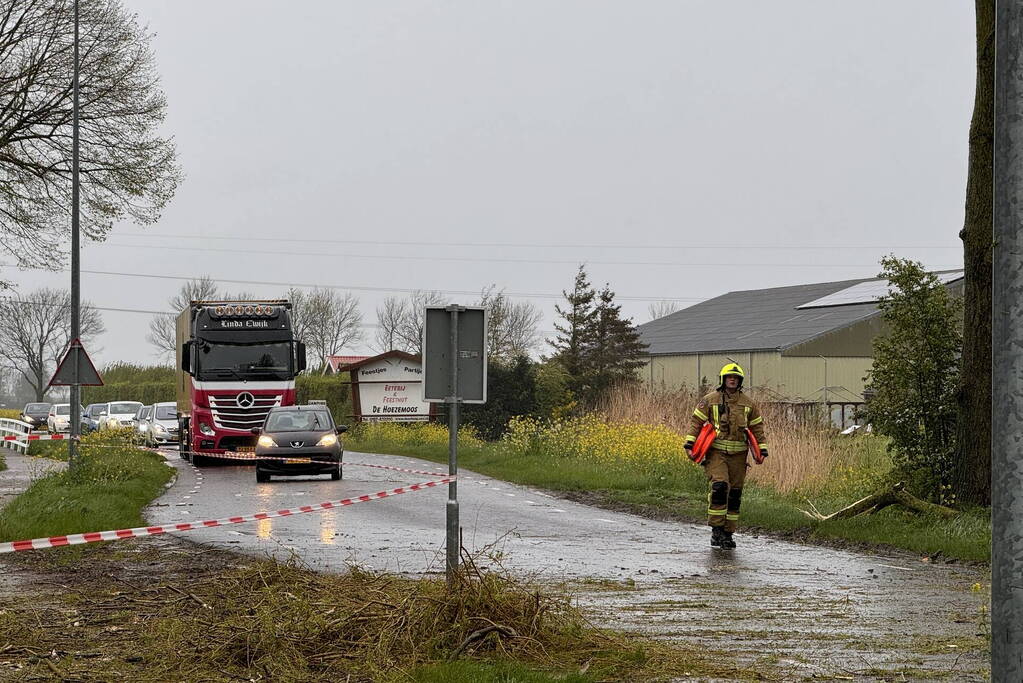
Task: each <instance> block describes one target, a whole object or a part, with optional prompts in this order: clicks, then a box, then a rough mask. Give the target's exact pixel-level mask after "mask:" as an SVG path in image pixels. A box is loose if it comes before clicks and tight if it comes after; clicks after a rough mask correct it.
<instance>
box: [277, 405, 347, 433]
mask: <svg viewBox="0 0 1023 683" xmlns="http://www.w3.org/2000/svg"><path fill="white" fill-rule="evenodd" d="M330 428H331V426H330V416H328V415H327V413H326V412H324V411H322V410H280V411H277V412H274V413H270V415H269V416H268V417H267V418H266V427H265V428H264V429H263V431H266V432H315V431H324V430H327V429H330Z"/></svg>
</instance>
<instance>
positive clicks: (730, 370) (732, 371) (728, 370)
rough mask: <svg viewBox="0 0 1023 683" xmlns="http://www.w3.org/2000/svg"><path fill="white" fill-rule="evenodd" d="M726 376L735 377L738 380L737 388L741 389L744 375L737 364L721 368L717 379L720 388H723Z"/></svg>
mask: <svg viewBox="0 0 1023 683" xmlns="http://www.w3.org/2000/svg"><path fill="white" fill-rule="evenodd" d="M728 375H735V376H736V377H738V378H739V387H742V381H743V380H744V379H746V373H744V372H743V371H742V367H740V366H739V364H738V363H729V364H728V365H726V366H725V367H723V368H721V372H720V374H719V379H720V380H721V386H725V377H727V376H728Z"/></svg>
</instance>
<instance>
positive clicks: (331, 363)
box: [326, 356, 369, 374]
mask: <svg viewBox="0 0 1023 683" xmlns="http://www.w3.org/2000/svg"><path fill="white" fill-rule="evenodd" d="M367 358H369V356H327V367H326V371H327V373H329V374H334V373H336V372H338V368H340V367H343V366H345V365H351V364H352V363H358V362H359V361H363V360H366V359H367Z"/></svg>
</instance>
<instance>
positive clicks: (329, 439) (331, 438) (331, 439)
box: [316, 434, 337, 447]
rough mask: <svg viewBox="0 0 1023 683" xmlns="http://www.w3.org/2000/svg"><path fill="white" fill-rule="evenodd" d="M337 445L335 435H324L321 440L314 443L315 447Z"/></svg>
mask: <svg viewBox="0 0 1023 683" xmlns="http://www.w3.org/2000/svg"><path fill="white" fill-rule="evenodd" d="M336 443H337V434H324V435H323V438H322V439H320V440H319V441H317V442H316V445H317V446H326V447H329V446H333V445H334V444H336Z"/></svg>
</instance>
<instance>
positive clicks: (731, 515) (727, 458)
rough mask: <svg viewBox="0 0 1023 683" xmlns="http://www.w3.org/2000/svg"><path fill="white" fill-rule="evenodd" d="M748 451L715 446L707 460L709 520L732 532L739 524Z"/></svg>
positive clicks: (713, 524) (705, 460) (712, 524)
mask: <svg viewBox="0 0 1023 683" xmlns="http://www.w3.org/2000/svg"><path fill="white" fill-rule="evenodd" d="M747 467H748V465H747V462H746V453H745V452H743V453H725V452H724V451H719V450H716V449H711V450H710V451H708V453H707V457H706V459H704V461H703V469H704V471H705V472H706V473H707V480H708V481H709V482H710V495H709V496H708V499H709V501H710V505H709V506H708V507H707V523H708V524H710V525H711V526H722V527H724V529H725V531H727V532H729V533H731V532H733V531H735V530H736V529H737V528H738V526H739V505H740V503H741V502H742V485H743V484H744V483H745V482H746V469H747Z"/></svg>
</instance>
